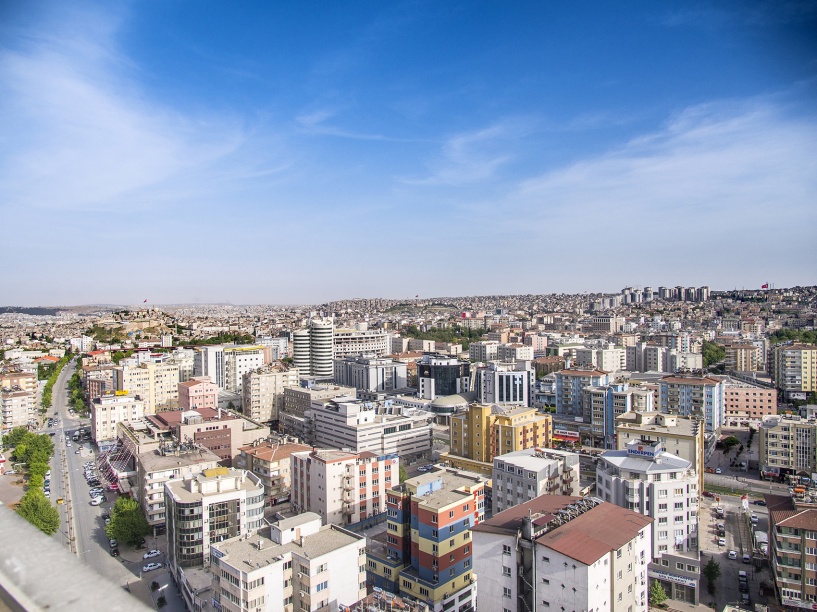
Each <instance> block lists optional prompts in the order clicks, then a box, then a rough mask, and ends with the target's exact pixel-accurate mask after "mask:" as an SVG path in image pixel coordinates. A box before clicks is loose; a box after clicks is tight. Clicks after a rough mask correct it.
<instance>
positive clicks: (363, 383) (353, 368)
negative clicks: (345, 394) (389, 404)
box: [334, 353, 407, 393]
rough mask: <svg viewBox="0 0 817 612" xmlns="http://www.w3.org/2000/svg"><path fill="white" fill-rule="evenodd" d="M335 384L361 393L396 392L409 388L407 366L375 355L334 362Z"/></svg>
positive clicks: (345, 358)
mask: <svg viewBox="0 0 817 612" xmlns="http://www.w3.org/2000/svg"><path fill="white" fill-rule="evenodd" d="M334 370H335V382H336V383H338V384H339V385H346V386H348V387H355V388H356V389H358V390H359V391H369V392H372V393H374V392H378V391H394V390H395V389H403V388H405V387H406V386H407V374H406V364H405V363H403V362H402V361H395V360H394V359H390V358H387V357H376V356H375V355H374V354H373V353H364V354H362V355H357V356H349V357H343V358H340V359H335V360H334Z"/></svg>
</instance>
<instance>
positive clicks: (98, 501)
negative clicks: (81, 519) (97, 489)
mask: <svg viewBox="0 0 817 612" xmlns="http://www.w3.org/2000/svg"><path fill="white" fill-rule="evenodd" d="M101 503H102V498H101V497H94V498H93V499H92V500H91V505H92V506H98V505H99V504H101Z"/></svg>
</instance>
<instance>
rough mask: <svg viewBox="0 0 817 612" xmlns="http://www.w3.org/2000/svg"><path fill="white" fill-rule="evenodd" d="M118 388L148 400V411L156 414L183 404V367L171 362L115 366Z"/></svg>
mask: <svg viewBox="0 0 817 612" xmlns="http://www.w3.org/2000/svg"><path fill="white" fill-rule="evenodd" d="M113 381H114V388H115V389H116V390H117V391H127V392H128V393H131V394H133V395H138V396H139V398H140V399H141V400H142V401H143V402H145V414H155V413H157V412H164V411H168V410H176V409H178V407H179V366H177V365H174V364H169V363H154V362H143V363H140V364H139V365H120V366H116V367H115V368H114V369H113Z"/></svg>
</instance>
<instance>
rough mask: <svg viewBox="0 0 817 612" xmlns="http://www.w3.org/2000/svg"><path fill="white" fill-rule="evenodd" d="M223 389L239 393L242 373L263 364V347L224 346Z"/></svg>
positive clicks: (242, 380) (242, 382)
mask: <svg viewBox="0 0 817 612" xmlns="http://www.w3.org/2000/svg"><path fill="white" fill-rule="evenodd" d="M223 353H224V389H225V390H227V391H232V392H233V393H238V394H239V395H240V394H241V389H242V388H243V386H244V375H245V374H247V373H248V372H253V371H255V370H257V369H259V368H261V367H263V365H264V349H263V347H260V346H225V347H224V351H223Z"/></svg>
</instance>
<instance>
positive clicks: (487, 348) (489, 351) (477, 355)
mask: <svg viewBox="0 0 817 612" xmlns="http://www.w3.org/2000/svg"><path fill="white" fill-rule="evenodd" d="M498 347H499V342H497V341H496V340H480V341H479V342H472V343H471V344H469V345H468V358H469V359H470V360H471V361H477V362H481V363H488V362H489V361H494V360H495V359H496V358H497V353H498V351H499V348H498Z"/></svg>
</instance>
